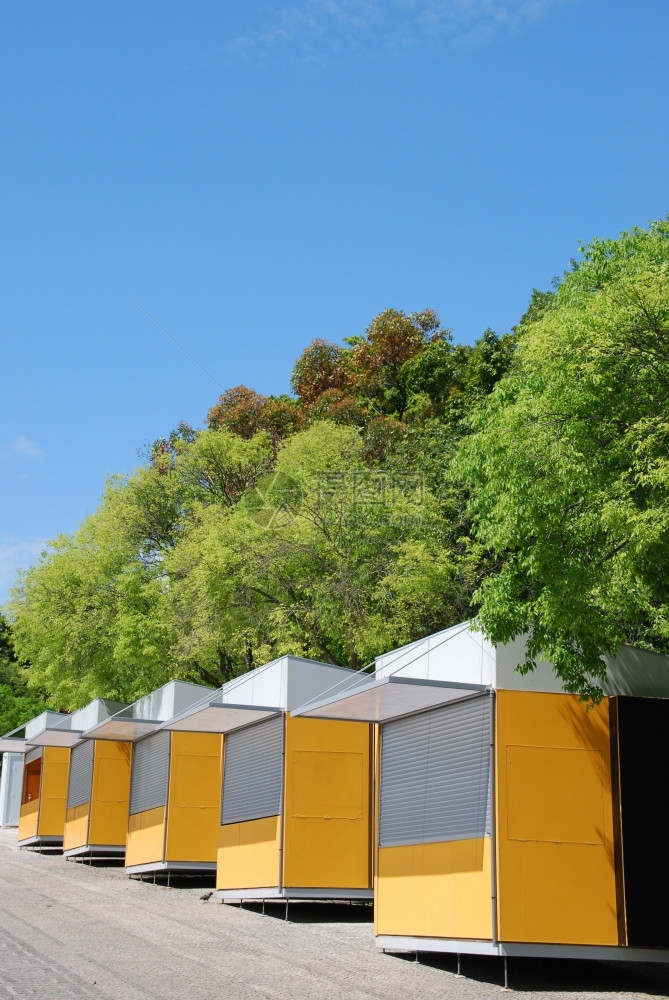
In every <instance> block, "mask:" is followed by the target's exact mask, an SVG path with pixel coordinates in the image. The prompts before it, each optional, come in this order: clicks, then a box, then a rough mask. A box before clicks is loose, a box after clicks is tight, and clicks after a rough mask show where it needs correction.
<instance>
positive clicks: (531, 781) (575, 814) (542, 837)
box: [496, 691, 618, 945]
mask: <svg viewBox="0 0 669 1000" xmlns="http://www.w3.org/2000/svg"><path fill="white" fill-rule="evenodd" d="M496 700H497V802H498V810H497V842H498V885H499V894H498V898H499V936H500V940H502V941H527V942H547V943H555V944H592V945H598V944H599V945H616V944H617V943H618V920H617V910H616V885H615V871H614V863H613V819H612V805H611V757H610V743H609V724H608V704H607V701H606V699H605V700H604V702H603V703H602V704H601V705H599V706H597V707H596V708H592V709H591V710H590V711H587V710H586V707H585V705H583V704H581V703H580V702H579V701H578V698H577V697H576V696H572V695H560V694H545V693H539V694H537V693H533V692H525V691H500V692H498V694H497V699H496Z"/></svg>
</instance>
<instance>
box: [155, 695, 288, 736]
mask: <svg viewBox="0 0 669 1000" xmlns="http://www.w3.org/2000/svg"><path fill="white" fill-rule="evenodd" d="M281 711H282V710H281V709H280V708H270V707H269V706H265V705H231V704H226V703H225V702H222V701H210V702H209V703H208V704H206V705H200V706H198V707H195V708H190V709H186V710H185V711H183V712H179V714H178V715H175V716H174V718H173V719H168V720H167V722H164V723H163V724H162V726H161V727H160V728H161V729H169V730H172V731H173V732H188V733H231V732H232V731H233V730H234V729H241V728H242V727H243V726H250V725H252V723H254V722H260V721H261V720H262V719H269V718H270V717H271V716H274V715H280V714H281Z"/></svg>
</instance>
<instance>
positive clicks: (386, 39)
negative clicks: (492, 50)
mask: <svg viewBox="0 0 669 1000" xmlns="http://www.w3.org/2000/svg"><path fill="white" fill-rule="evenodd" d="M568 2H573V0H297V2H295V3H293V4H290V5H289V4H286V5H284V6H283V7H279V8H278V9H276V8H275V9H274V10H273V11H272V14H271V15H270V16H268V18H267V20H266V21H265V22H263V23H261V24H258V25H255V26H253V27H249V29H248V30H247V31H245V32H244V34H243V35H240V36H238V37H237V38H235V39H233V40H232V41H230V42H229V43H228V44H227V45H226V46H225V47H224V48H225V51H226V52H227V54H228V55H229V56H246V57H248V56H251V55H254V54H255V55H260V54H267V53H269V52H271V51H278V50H279V49H281V48H283V49H286V48H290V49H291V50H293V51H292V55H293V57H297V58H299V59H301V60H303V59H319V58H320V59H326V58H328V57H329V56H330V57H331V56H333V55H335V54H336V53H337V52H338V51H341V50H342V49H344V48H357V47H358V46H364V49H365V51H366V52H369V51H370V50H371V51H377V52H393V51H395V52H397V51H402V50H406V49H410V48H414V47H420V46H425V45H426V44H433V45H434V44H438V45H443V44H481V43H485V42H487V41H490V40H491V39H492V38H493V37H494V36H495V35H498V34H501V33H506V34H509V33H513V32H515V31H517V30H519V29H520V28H522V27H523V26H524V25H526V24H528V23H529V22H532V21H536V20H538V19H539V18H541V17H543V16H545V15H546V14H548V13H549V12H550V11H551V10H553V9H554V8H555V7H557V6H558V5H562V4H565V3H568ZM295 50H297V51H295Z"/></svg>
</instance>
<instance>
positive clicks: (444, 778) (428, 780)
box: [379, 695, 492, 847]
mask: <svg viewBox="0 0 669 1000" xmlns="http://www.w3.org/2000/svg"><path fill="white" fill-rule="evenodd" d="M491 710H492V706H491V699H490V696H489V695H479V696H476V697H474V698H468V699H466V700H463V701H459V702H455V703H453V704H450V705H445V706H443V707H442V708H436V709H432V710H431V711H429V712H421V713H420V714H419V715H412V716H410V717H409V718H407V719H398V720H397V721H395V722H388V723H386V724H385V725H384V726H383V729H382V738H381V739H382V742H381V789H380V824H379V844H380V846H381V847H390V846H393V845H401V844H426V843H435V842H440V841H447V840H469V839H471V838H475V837H486V836H489V835H490V824H491V815H490V813H491V787H490V786H491V782H490V739H491Z"/></svg>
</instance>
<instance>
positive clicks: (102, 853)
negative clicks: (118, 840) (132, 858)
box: [63, 844, 125, 858]
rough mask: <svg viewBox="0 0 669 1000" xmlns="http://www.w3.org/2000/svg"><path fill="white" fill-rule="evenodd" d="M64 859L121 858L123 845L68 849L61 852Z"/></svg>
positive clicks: (91, 845) (87, 846) (86, 846)
mask: <svg viewBox="0 0 669 1000" xmlns="http://www.w3.org/2000/svg"><path fill="white" fill-rule="evenodd" d="M63 857H64V858H81V857H87V858H123V857H125V844H123V845H121V844H83V845H82V846H81V847H70V849H69V850H67V851H63Z"/></svg>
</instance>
